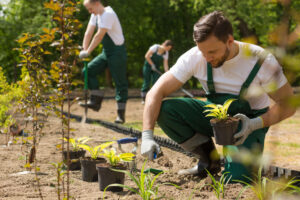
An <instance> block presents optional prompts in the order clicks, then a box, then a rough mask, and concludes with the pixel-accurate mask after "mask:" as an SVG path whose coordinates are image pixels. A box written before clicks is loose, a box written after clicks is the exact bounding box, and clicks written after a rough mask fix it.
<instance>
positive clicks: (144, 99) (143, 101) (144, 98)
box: [141, 92, 147, 105]
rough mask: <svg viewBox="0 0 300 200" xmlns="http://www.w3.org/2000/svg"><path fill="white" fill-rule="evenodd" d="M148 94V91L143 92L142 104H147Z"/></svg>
mask: <svg viewBox="0 0 300 200" xmlns="http://www.w3.org/2000/svg"><path fill="white" fill-rule="evenodd" d="M146 94H147V92H141V97H142V102H141V103H142V105H144V104H145V101H146Z"/></svg>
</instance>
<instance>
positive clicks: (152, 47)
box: [149, 44, 169, 60]
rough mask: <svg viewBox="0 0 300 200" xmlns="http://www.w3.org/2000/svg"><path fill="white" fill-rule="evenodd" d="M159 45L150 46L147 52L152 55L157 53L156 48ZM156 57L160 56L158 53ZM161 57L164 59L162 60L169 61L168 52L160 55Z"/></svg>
mask: <svg viewBox="0 0 300 200" xmlns="http://www.w3.org/2000/svg"><path fill="white" fill-rule="evenodd" d="M159 46H160V45H159V44H154V45H152V46H151V47H150V48H149V50H150V51H152V52H153V53H155V52H157V50H158V48H159ZM157 54H158V55H161V54H159V53H157ZM162 57H163V58H164V60H168V59H169V52H168V51H165V53H164V54H163V55H162Z"/></svg>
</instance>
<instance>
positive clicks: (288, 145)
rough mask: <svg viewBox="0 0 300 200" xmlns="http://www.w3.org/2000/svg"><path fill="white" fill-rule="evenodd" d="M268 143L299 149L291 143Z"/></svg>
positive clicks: (298, 145) (299, 146) (296, 144)
mask: <svg viewBox="0 0 300 200" xmlns="http://www.w3.org/2000/svg"><path fill="white" fill-rule="evenodd" d="M270 143H271V144H273V145H276V146H282V147H292V148H300V144H298V143H293V142H287V143H281V142H278V141H270Z"/></svg>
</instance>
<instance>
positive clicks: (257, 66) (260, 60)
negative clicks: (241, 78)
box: [240, 52, 267, 96]
mask: <svg viewBox="0 0 300 200" xmlns="http://www.w3.org/2000/svg"><path fill="white" fill-rule="evenodd" d="M257 56H258V60H257V62H256V63H255V65H254V67H253V69H252V71H251V72H250V74H249V75H248V77H247V79H246V81H245V82H244V83H243V85H242V87H241V90H240V96H241V95H243V94H244V92H245V91H246V90H247V89H248V87H249V86H250V84H251V83H252V81H253V80H254V78H255V76H256V74H257V73H258V71H259V69H260V67H261V65H262V63H263V62H264V61H265V58H266V56H267V54H266V52H264V53H262V54H258V55H257Z"/></svg>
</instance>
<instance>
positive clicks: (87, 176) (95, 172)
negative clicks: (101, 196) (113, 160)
mask: <svg viewBox="0 0 300 200" xmlns="http://www.w3.org/2000/svg"><path fill="white" fill-rule="evenodd" d="M85 152H86V151H84V150H81V151H76V152H73V151H70V160H71V161H70V165H69V167H70V168H69V169H70V170H80V169H81V171H82V180H83V181H86V182H96V181H98V182H99V188H100V191H104V189H105V188H106V187H107V186H108V185H110V184H113V183H118V184H124V180H125V174H124V173H121V172H116V171H112V170H111V168H112V167H111V166H110V165H109V164H108V163H106V160H105V159H104V158H98V159H97V160H94V159H91V158H90V157H84V155H85ZM63 156H64V160H66V159H67V152H66V151H64V152H63ZM114 169H121V170H125V169H126V167H125V166H123V165H119V166H117V167H114ZM107 191H112V192H120V191H123V188H122V187H116V186H113V187H109V188H108V189H107Z"/></svg>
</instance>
